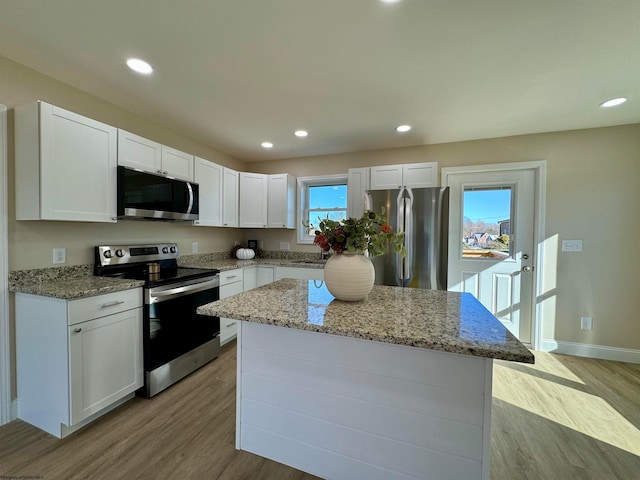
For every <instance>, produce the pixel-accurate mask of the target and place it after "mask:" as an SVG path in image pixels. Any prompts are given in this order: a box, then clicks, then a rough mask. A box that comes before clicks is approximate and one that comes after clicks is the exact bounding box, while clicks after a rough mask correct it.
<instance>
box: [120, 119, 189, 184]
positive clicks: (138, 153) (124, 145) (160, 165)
mask: <svg viewBox="0 0 640 480" xmlns="http://www.w3.org/2000/svg"><path fill="white" fill-rule="evenodd" d="M118 165H124V166H126V167H131V168H137V169H140V170H143V171H145V172H149V173H155V174H156V175H164V176H167V177H172V178H178V179H180V180H186V181H189V182H193V181H194V178H193V171H194V156H193V155H189V154H188V153H184V152H181V151H180V150H176V149H175V148H171V147H167V146H166V145H162V144H160V143H158V142H154V141H153V140H149V139H148V138H144V137H141V136H139V135H136V134H134V133H130V132H127V131H125V130H122V129H118Z"/></svg>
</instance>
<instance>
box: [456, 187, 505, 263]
mask: <svg viewBox="0 0 640 480" xmlns="http://www.w3.org/2000/svg"><path fill="white" fill-rule="evenodd" d="M512 195H513V187H511V186H497V187H465V189H464V196H463V214H462V218H463V220H462V222H463V223H462V257H463V258H505V257H509V256H510V255H511V246H512V245H511V244H510V242H509V235H510V234H511V220H512V203H513V202H512Z"/></svg>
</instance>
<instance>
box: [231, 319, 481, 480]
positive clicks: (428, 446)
mask: <svg viewBox="0 0 640 480" xmlns="http://www.w3.org/2000/svg"><path fill="white" fill-rule="evenodd" d="M238 358H239V363H238V378H239V380H240V384H239V388H238V405H237V412H238V417H237V422H238V429H237V438H236V442H237V447H238V448H240V449H242V450H247V451H250V452H252V453H256V454H258V455H262V456H265V457H267V458H271V459H273V460H276V461H279V462H282V463H285V464H287V465H291V466H293V467H295V468H299V469H301V470H304V471H307V472H309V473H312V474H314V475H318V476H320V477H323V478H327V479H342V478H344V479H353V478H367V479H375V478H380V479H386V480H388V479H394V478H398V479H401V478H402V479H406V478H415V479H418V478H420V479H422V478H432V479H453V478H455V479H460V478H465V479H474V478H475V479H482V478H488V459H489V452H488V449H489V443H488V439H489V431H488V429H489V427H490V422H489V423H487V422H486V419H487V418H489V419H490V409H491V370H492V360H491V359H488V358H481V357H473V356H464V355H456V354H450V353H444V352H437V351H432V350H426V349H416V348H412V347H406V346H402V345H391V344H386V343H380V342H372V341H366V340H361V339H353V338H347V337H339V336H335V335H327V334H322V333H316V332H305V331H301V330H295V329H287V328H281V327H276V326H270V325H262V324H255V323H249V322H241V336H240V343H239V357H238ZM427 475H428V476H427Z"/></svg>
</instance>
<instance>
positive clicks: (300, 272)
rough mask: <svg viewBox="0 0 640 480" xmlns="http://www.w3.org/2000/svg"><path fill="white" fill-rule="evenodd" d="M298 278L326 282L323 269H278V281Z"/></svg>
mask: <svg viewBox="0 0 640 480" xmlns="http://www.w3.org/2000/svg"><path fill="white" fill-rule="evenodd" d="M283 278H296V279H299V280H324V269H323V268H299V267H276V278H275V279H276V280H282V279H283Z"/></svg>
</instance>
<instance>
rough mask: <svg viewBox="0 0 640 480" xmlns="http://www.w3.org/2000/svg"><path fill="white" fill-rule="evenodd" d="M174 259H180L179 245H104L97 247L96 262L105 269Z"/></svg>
mask: <svg viewBox="0 0 640 480" xmlns="http://www.w3.org/2000/svg"><path fill="white" fill-rule="evenodd" d="M174 258H178V244H177V243H157V244H147V245H102V246H98V247H96V260H98V261H99V263H100V265H101V266H103V267H104V266H105V265H121V264H125V263H141V262H155V261H158V260H169V259H174Z"/></svg>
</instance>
